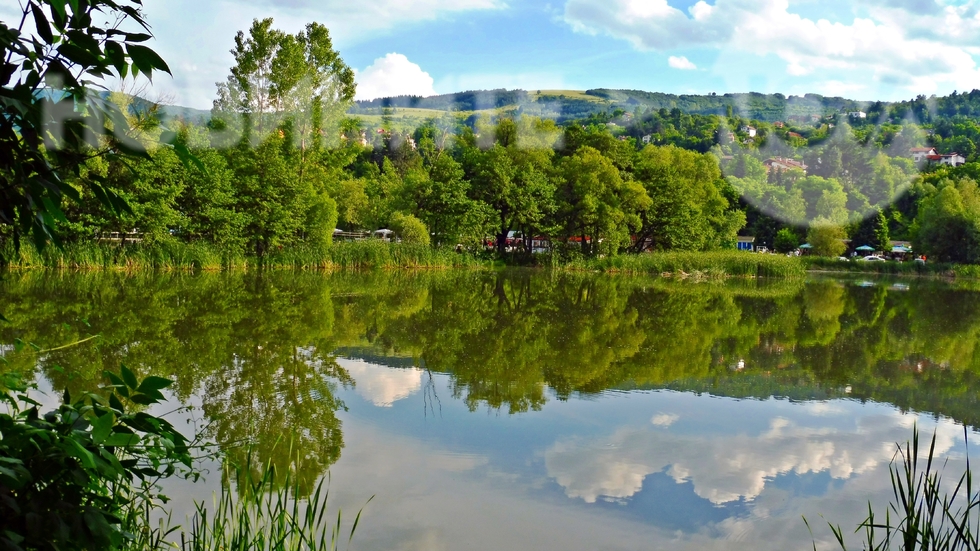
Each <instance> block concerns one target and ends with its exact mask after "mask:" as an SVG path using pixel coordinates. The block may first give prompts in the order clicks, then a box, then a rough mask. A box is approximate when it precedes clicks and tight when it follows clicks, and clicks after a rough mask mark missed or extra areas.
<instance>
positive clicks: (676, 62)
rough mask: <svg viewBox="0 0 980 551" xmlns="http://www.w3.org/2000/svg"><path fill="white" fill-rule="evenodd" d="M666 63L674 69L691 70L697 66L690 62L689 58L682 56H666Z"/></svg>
mask: <svg viewBox="0 0 980 551" xmlns="http://www.w3.org/2000/svg"><path fill="white" fill-rule="evenodd" d="M667 65H670V66H671V67H673V68H674V69H681V70H684V71H693V70H695V69H697V68H698V66H697V65H695V64H693V63H691V60H689V59H687V58H686V57H684V56H679V57H678V56H670V57H669V58H667Z"/></svg>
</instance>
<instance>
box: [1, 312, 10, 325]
mask: <svg viewBox="0 0 980 551" xmlns="http://www.w3.org/2000/svg"><path fill="white" fill-rule="evenodd" d="M0 321H4V322H7V323H10V320H8V319H7V318H6V317H4V315H3V314H2V313H0Z"/></svg>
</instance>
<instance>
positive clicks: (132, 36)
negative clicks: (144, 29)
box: [126, 33, 153, 42]
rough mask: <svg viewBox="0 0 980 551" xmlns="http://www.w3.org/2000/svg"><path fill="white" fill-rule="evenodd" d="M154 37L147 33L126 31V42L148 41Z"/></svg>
mask: <svg viewBox="0 0 980 551" xmlns="http://www.w3.org/2000/svg"><path fill="white" fill-rule="evenodd" d="M151 38H153V37H152V36H150V35H148V34H146V33H126V42H146V41H147V40H149V39H151Z"/></svg>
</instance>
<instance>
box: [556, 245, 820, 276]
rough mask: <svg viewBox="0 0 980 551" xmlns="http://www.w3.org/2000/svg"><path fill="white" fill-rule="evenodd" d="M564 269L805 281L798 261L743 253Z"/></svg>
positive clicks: (599, 262)
mask: <svg viewBox="0 0 980 551" xmlns="http://www.w3.org/2000/svg"><path fill="white" fill-rule="evenodd" d="M566 268H568V269H573V270H576V269H578V270H593V271H602V272H623V273H644V274H659V275H669V276H671V277H682V278H684V277H695V278H702V279H703V278H709V279H710V278H718V277H804V276H805V275H806V270H805V268H804V265H803V263H802V262H800V259H799V258H796V257H787V256H783V255H768V254H756V253H748V252H742V251H710V252H652V253H642V254H629V255H625V254H624V255H616V256H608V257H603V258H593V259H579V260H571V261H569V263H568V264H567V265H566Z"/></svg>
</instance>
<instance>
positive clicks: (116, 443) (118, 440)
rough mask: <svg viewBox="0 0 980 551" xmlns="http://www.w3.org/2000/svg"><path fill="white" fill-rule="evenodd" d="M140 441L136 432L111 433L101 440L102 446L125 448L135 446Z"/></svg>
mask: <svg viewBox="0 0 980 551" xmlns="http://www.w3.org/2000/svg"><path fill="white" fill-rule="evenodd" d="M139 443H140V437H139V436H138V435H136V434H126V433H122V432H117V433H113V434H112V435H111V436H109V438H106V440H105V441H104V442H102V445H103V446H107V447H111V448H125V447H128V446H135V445H137V444H139Z"/></svg>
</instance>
